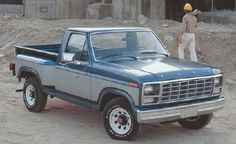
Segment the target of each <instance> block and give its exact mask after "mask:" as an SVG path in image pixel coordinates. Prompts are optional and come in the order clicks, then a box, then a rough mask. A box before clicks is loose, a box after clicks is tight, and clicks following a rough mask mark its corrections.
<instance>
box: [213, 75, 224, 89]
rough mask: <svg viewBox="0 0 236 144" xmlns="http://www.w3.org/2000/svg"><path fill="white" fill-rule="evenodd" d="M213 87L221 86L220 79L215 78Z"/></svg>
mask: <svg viewBox="0 0 236 144" xmlns="http://www.w3.org/2000/svg"><path fill="white" fill-rule="evenodd" d="M214 85H215V87H219V86H221V85H222V77H215V79H214Z"/></svg>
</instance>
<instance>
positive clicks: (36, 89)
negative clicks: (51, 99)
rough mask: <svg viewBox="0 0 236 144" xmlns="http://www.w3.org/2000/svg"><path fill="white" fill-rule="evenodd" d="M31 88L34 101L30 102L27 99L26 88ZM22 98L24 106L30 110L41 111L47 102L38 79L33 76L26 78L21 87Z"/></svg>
mask: <svg viewBox="0 0 236 144" xmlns="http://www.w3.org/2000/svg"><path fill="white" fill-rule="evenodd" d="M29 87H30V88H32V89H33V90H32V94H31V95H32V98H34V102H32V103H30V102H29V100H27V98H29V97H27V96H26V94H27V92H26V91H27V88H29ZM23 90H24V91H23V100H24V103H25V106H26V108H27V109H28V110H29V111H31V112H41V111H43V109H44V108H45V105H46V103H47V95H46V94H45V93H43V91H42V89H41V87H40V85H39V83H38V80H37V79H36V78H35V77H29V78H27V79H26V81H25V84H24V89H23Z"/></svg>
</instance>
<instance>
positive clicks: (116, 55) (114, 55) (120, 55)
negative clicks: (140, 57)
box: [100, 54, 137, 60]
mask: <svg viewBox="0 0 236 144" xmlns="http://www.w3.org/2000/svg"><path fill="white" fill-rule="evenodd" d="M111 57H127V58H132V59H135V60H137V57H134V56H127V55H122V54H112V55H108V56H104V57H101V58H100V60H103V59H107V58H111Z"/></svg>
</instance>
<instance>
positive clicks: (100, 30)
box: [68, 27, 151, 33]
mask: <svg viewBox="0 0 236 144" xmlns="http://www.w3.org/2000/svg"><path fill="white" fill-rule="evenodd" d="M68 30H69V31H78V32H86V33H92V32H103V31H151V30H150V29H148V28H145V27H94V28H93V27H91V28H86V27H81V28H69V29H68Z"/></svg>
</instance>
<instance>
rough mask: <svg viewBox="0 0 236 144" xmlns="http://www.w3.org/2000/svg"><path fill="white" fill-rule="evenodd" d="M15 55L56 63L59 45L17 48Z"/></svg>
mask: <svg viewBox="0 0 236 144" xmlns="http://www.w3.org/2000/svg"><path fill="white" fill-rule="evenodd" d="M14 47H15V48H16V55H19V54H22V55H27V56H33V57H37V58H44V59H48V60H53V61H56V60H57V57H58V54H59V49H60V47H61V44H47V45H28V46H17V45H14Z"/></svg>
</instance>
